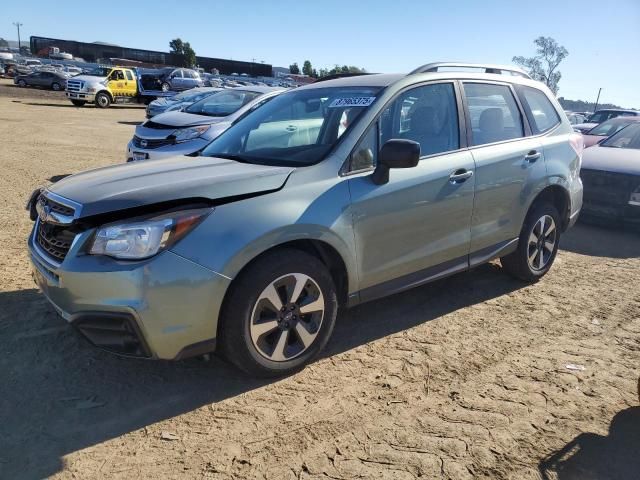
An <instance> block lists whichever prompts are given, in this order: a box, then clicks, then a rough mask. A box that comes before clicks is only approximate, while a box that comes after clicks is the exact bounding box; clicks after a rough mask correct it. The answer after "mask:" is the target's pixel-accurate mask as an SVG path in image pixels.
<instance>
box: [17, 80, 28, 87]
mask: <svg viewBox="0 0 640 480" xmlns="http://www.w3.org/2000/svg"><path fill="white" fill-rule="evenodd" d="M18 86H19V87H22V88H24V87H26V86H27V82H25V81H24V80H22V79H20V80H18Z"/></svg>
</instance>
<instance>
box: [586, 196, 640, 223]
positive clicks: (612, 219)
mask: <svg viewBox="0 0 640 480" xmlns="http://www.w3.org/2000/svg"><path fill="white" fill-rule="evenodd" d="M582 216H583V217H585V218H587V219H594V220H598V221H600V222H606V223H618V224H629V225H640V206H636V205H629V204H626V205H611V204H605V203H597V202H592V201H589V202H585V203H584V204H583V206H582Z"/></svg>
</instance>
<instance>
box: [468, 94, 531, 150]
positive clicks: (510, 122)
mask: <svg viewBox="0 0 640 480" xmlns="http://www.w3.org/2000/svg"><path fill="white" fill-rule="evenodd" d="M464 92H465V95H466V97H467V104H468V106H469V115H470V117H471V129H472V132H473V133H472V145H484V144H486V143H494V142H503V141H505V140H512V139H514V138H520V137H523V136H524V130H523V128H522V116H521V115H520V109H519V108H518V104H517V103H516V100H515V98H513V94H512V93H511V89H510V88H509V87H508V86H506V85H493V84H489V83H465V84H464Z"/></svg>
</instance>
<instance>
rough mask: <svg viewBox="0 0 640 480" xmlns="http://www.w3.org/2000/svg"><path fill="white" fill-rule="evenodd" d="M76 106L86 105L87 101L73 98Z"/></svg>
mask: <svg viewBox="0 0 640 480" xmlns="http://www.w3.org/2000/svg"><path fill="white" fill-rule="evenodd" d="M71 103H73V104H74V105H75V106H76V107H84V104H85V103H87V102H85V101H84V100H71Z"/></svg>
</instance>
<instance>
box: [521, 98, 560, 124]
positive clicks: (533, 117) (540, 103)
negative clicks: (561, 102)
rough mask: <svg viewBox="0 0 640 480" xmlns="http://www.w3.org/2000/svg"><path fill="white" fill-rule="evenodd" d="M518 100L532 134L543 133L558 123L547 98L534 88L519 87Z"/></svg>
mask: <svg viewBox="0 0 640 480" xmlns="http://www.w3.org/2000/svg"><path fill="white" fill-rule="evenodd" d="M519 94H520V99H521V100H522V103H523V104H524V109H525V112H526V113H527V117H528V118H529V124H530V125H531V129H532V130H533V133H536V134H537V133H543V132H546V131H547V130H550V129H552V128H553V127H555V126H556V125H558V124H559V123H560V117H559V116H558V112H556V109H555V108H553V105H552V104H551V102H550V101H549V99H548V98H547V96H546V95H545V94H544V93H543V92H541V91H540V90H538V89H536V88H531V87H520V88H519Z"/></svg>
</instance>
